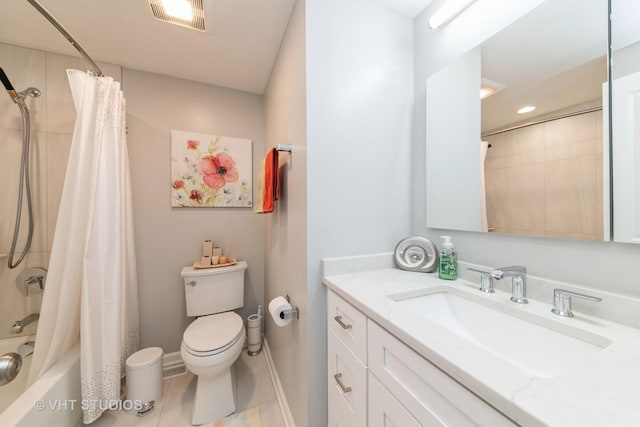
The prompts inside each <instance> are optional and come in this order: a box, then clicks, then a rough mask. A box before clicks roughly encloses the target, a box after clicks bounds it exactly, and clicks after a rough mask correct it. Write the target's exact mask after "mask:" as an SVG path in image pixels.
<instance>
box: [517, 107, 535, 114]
mask: <svg viewBox="0 0 640 427" xmlns="http://www.w3.org/2000/svg"><path fill="white" fill-rule="evenodd" d="M535 109H536V107H534V106H533V105H527V106H526V107H522V108H521V109H519V110H518V111H517V113H518V114H527V113H530V112H532V111H533V110H535Z"/></svg>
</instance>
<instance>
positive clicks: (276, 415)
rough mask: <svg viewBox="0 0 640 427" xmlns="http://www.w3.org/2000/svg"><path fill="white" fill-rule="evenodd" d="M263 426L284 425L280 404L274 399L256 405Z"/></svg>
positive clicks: (280, 426) (281, 426)
mask: <svg viewBox="0 0 640 427" xmlns="http://www.w3.org/2000/svg"><path fill="white" fill-rule="evenodd" d="M258 409H259V410H260V419H261V420H262V426H263V427H285V423H284V418H283V417H282V411H281V410H280V404H279V403H278V401H277V400H276V399H274V400H270V401H268V402H264V403H261V404H260V405H258Z"/></svg>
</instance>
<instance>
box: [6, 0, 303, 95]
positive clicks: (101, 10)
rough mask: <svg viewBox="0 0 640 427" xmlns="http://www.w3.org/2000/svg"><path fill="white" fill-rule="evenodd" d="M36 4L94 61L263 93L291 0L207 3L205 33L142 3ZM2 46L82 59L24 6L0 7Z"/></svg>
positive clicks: (58, 0)
mask: <svg viewBox="0 0 640 427" xmlns="http://www.w3.org/2000/svg"><path fill="white" fill-rule="evenodd" d="M40 2H41V3H42V4H43V6H44V7H45V8H46V9H48V10H49V12H50V13H51V14H52V15H53V16H55V17H56V18H57V20H58V21H60V23H61V24H62V25H63V26H64V27H65V28H66V29H67V30H68V31H69V32H70V33H71V34H72V35H73V37H74V38H75V39H76V40H77V41H78V42H79V43H80V45H81V46H82V47H83V48H84V49H85V50H86V51H87V52H88V53H89V55H91V57H92V58H93V59H94V60H96V61H103V62H108V63H113V64H119V65H123V66H125V67H128V68H134V69H137V70H143V71H151V72H155V73H159V74H165V75H170V76H175V77H180V78H185V79H190V80H195V81H199V82H205V83H210V84H214V85H219V86H225V87H229V88H233V89H239V90H243V91H247V92H252V93H257V94H262V93H263V92H264V89H265V86H266V83H267V81H268V78H269V74H270V73H271V68H272V67H273V63H274V60H275V58H276V55H277V53H278V49H279V47H280V42H281V41H282V37H283V35H284V32H285V29H286V26H287V23H288V21H289V16H290V15H291V10H292V8H293V5H294V3H295V0H204V3H205V14H206V16H205V20H206V21H205V25H207V26H208V29H207V31H206V32H204V33H203V32H199V31H195V30H190V29H187V28H183V27H179V26H176V25H171V24H167V23H163V22H160V21H157V20H155V19H154V18H153V17H152V16H151V12H150V8H149V5H148V2H147V1H146V0H40ZM0 42H4V43H9V44H14V45H17V46H23V47H29V48H34V49H41V50H46V51H50V52H56V53H62V54H67V55H73V56H79V55H78V53H77V51H76V50H75V49H74V48H73V47H72V46H71V45H70V44H69V42H67V40H66V39H65V38H64V37H63V36H62V35H61V34H60V33H59V32H57V30H55V29H54V28H53V26H52V25H51V24H50V23H49V22H48V21H46V20H45V18H43V17H42V16H41V15H40V14H39V13H38V12H37V11H36V10H35V9H34V8H33V6H31V5H30V4H29V3H28V2H27V1H26V0H2V1H0Z"/></svg>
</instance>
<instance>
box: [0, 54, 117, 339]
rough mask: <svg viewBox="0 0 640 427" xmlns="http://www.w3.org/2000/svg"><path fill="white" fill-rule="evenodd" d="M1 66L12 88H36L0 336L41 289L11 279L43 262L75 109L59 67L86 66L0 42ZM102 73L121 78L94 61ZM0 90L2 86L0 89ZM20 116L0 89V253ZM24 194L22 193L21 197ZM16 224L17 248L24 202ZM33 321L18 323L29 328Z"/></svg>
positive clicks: (1, 274)
mask: <svg viewBox="0 0 640 427" xmlns="http://www.w3.org/2000/svg"><path fill="white" fill-rule="evenodd" d="M0 67H2V68H3V69H4V71H5V73H6V74H7V76H8V77H9V79H10V80H11V82H12V84H13V86H14V88H15V89H16V90H17V91H21V90H24V89H26V88H27V87H29V86H33V87H35V88H38V89H40V91H41V92H42V95H41V96H40V97H39V98H29V99H28V101H27V106H28V107H29V110H30V113H31V191H32V197H33V209H34V210H33V212H34V235H33V241H32V244H31V249H30V251H29V254H28V255H27V257H26V258H25V260H24V261H23V262H22V263H21V264H20V265H19V266H18V267H17V268H15V269H12V270H10V269H9V268H8V267H7V258H6V257H3V256H1V255H0V290H1V292H2V297H1V298H0V338H4V337H7V336H9V335H10V334H9V329H10V327H11V325H12V324H13V322H14V321H15V320H19V319H22V318H23V317H25V316H26V315H28V314H30V313H37V312H39V309H40V303H41V300H42V293H38V294H33V295H29V296H28V297H25V296H24V295H23V294H21V293H20V292H19V291H18V287H17V285H16V279H17V277H18V275H19V274H20V273H21V272H22V271H23V270H25V269H26V268H29V267H43V268H47V266H48V260H49V253H50V251H51V244H52V242H53V234H54V230H55V225H56V219H57V213H58V207H59V203H60V196H61V194H62V185H63V181H64V174H65V171H66V164H67V158H68V154H69V148H70V146H71V138H72V134H73V126H74V123H75V118H76V114H75V109H74V106H73V99H72V97H71V92H70V90H69V84H68V82H67V75H66V72H65V70H66V69H69V68H76V69H80V70H85V69H86V64H85V62H84V61H83V60H82V59H80V58H74V57H70V56H65V55H59V54H53V53H49V52H44V51H39V50H34V49H27V48H22V47H16V46H12V45H8V44H3V43H0ZM100 67H101V68H102V69H103V71H104V72H105V74H107V75H110V76H112V77H114V78H115V79H116V80H118V81H120V80H121V75H122V70H121V67H119V66H114V65H110V64H102V63H101V64H100ZM3 92H4V91H3ZM21 150H22V119H21V116H20V110H19V109H18V107H17V106H16V105H15V104H14V103H13V101H11V99H10V98H9V96H8V95H6V94H5V93H0V201H1V203H0V254H7V253H8V252H9V249H10V246H11V238H12V236H13V227H14V223H15V215H16V205H17V200H18V183H19V170H20V156H21ZM23 198H25V200H26V194H25V196H24V197H23ZM21 221H22V227H21V229H22V230H24V232H22V233H21V234H20V239H19V241H18V245H17V249H18V250H22V248H23V247H24V241H25V238H26V230H27V226H28V218H27V208H26V202H25V203H24V205H23V209H22V220H21ZM34 331H35V324H31V325H29V326H28V327H26V328H25V329H24V333H23V335H28V334H33V333H34Z"/></svg>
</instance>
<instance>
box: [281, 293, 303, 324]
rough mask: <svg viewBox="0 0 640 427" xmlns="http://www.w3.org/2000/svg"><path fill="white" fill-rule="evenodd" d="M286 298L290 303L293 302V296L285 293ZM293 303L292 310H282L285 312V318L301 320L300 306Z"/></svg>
mask: <svg viewBox="0 0 640 427" xmlns="http://www.w3.org/2000/svg"><path fill="white" fill-rule="evenodd" d="M285 299H286V300H287V302H288V303H289V304H291V298H289V294H287V295H285ZM291 305H292V307H293V308H292V309H291V310H285V311H283V312H282V314H284V318H285V319H296V320H300V311H299V310H298V307H297V306H294V305H293V304H291Z"/></svg>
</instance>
